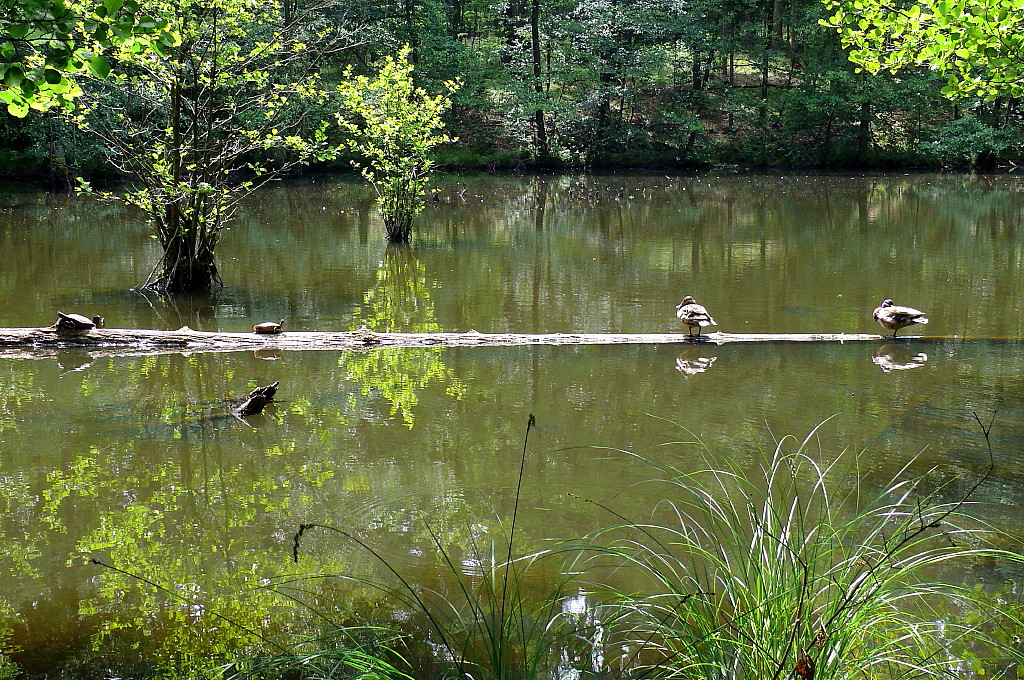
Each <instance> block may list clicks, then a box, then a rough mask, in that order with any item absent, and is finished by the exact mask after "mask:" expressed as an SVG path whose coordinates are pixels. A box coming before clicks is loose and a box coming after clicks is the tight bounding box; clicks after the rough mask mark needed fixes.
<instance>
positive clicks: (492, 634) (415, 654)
mask: <svg viewBox="0 0 1024 680" xmlns="http://www.w3.org/2000/svg"><path fill="white" fill-rule="evenodd" d="M535 423H536V421H535V419H534V417H533V415H530V418H529V421H528V423H527V429H526V438H525V440H524V442H523V452H522V458H521V461H520V468H519V480H518V484H517V487H516V495H515V507H514V509H513V512H512V516H511V519H510V526H509V531H508V536H507V544H505V545H504V548H505V549H504V550H502V549H501V548H499V547H498V544H497V543H495V542H493V541H492V542H491V543H490V544H489V545H488V546H479V545H474V546H472V548H473V552H474V558H473V559H472V560H470V561H471V562H472V563H473V564H475V565H477V569H476V570H470V572H469V573H467V570H466V569H465V568H464V563H462V562H457V561H456V560H454V559H453V558H452V555H451V553H450V552H449V550H447V549H446V547H445V545H444V544H443V543H442V541H441V539H440V537H439V535H438V533H437V532H436V531H435V529H434V528H433V527H432V526H431V524H430V522H429V521H428V520H427V519H426V518H424V519H423V522H424V525H425V526H426V529H427V531H428V533H429V534H430V537H431V539H432V541H433V543H434V546H435V547H436V548H437V551H438V555H439V556H440V558H441V561H442V564H443V570H444V575H445V579H444V580H445V581H447V582H449V583H450V584H453V586H454V587H447V588H445V589H442V588H429V587H424V586H420V585H416V584H413V583H411V582H410V581H408V580H407V579H406V578H405V577H404V576H403V575H402V574H401V573H400V572H399V571H398V569H397V568H396V567H395V566H393V565H392V564H390V563H389V562H388V561H387V559H386V558H385V557H383V556H382V555H381V554H380V553H379V552H378V551H377V550H375V549H374V548H373V547H372V546H370V545H369V544H367V543H366V542H364V541H363V540H361V539H360V538H357V537H356V536H353V535H352V534H350V533H348V532H346V531H344V530H341V529H338V528H335V527H330V526H326V525H321V524H315V525H314V524H308V525H302V526H301V527H300V529H299V532H298V534H296V536H295V541H294V551H295V552H294V554H295V557H296V560H297V559H298V556H299V552H300V541H301V539H302V537H303V535H304V534H305V533H306V532H308V531H310V530H314V529H317V530H327V531H330V532H333V533H336V534H338V535H340V536H343V537H344V538H345V539H347V540H349V541H352V542H354V543H356V544H357V545H359V546H360V547H362V548H363V549H365V550H367V551H368V552H369V553H371V554H372V555H373V556H374V557H375V558H377V560H378V561H379V562H380V563H381V564H382V565H383V566H384V567H385V568H386V569H387V571H389V572H390V574H391V576H392V577H393V579H392V580H391V581H390V583H388V582H383V581H378V582H373V583H369V582H367V581H365V580H363V579H355V578H353V580H358V581H360V582H362V583H364V584H367V583H368V584H369V585H371V586H372V587H373V588H374V589H376V590H378V591H381V592H384V593H385V594H387V595H388V596H390V598H391V600H392V601H393V602H395V603H397V604H398V605H399V606H400V607H401V608H402V609H404V610H405V611H410V612H414V613H416V614H417V615H418V617H419V618H420V619H421V620H422V624H423V625H422V627H421V628H420V629H419V631H418V634H417V635H416V636H412V635H409V636H406V637H405V638H404V639H403V644H404V647H403V648H402V649H399V650H397V653H398V655H399V656H400V657H401V658H402V660H403V661H402V662H403V663H406V664H408V665H409V667H410V668H413V669H414V670H413V671H411V672H413V673H414V674H415V675H416V676H417V677H441V678H452V679H455V678H458V679H459V680H481V679H486V680H535V679H540V678H549V677H556V675H557V666H558V665H559V663H560V660H561V657H560V656H559V651H560V643H561V642H563V641H565V640H568V639H576V638H579V637H580V627H581V626H583V625H586V622H585V621H584V620H583V619H582V618H581V617H578V616H575V615H574V613H573V612H571V611H567V608H566V607H565V606H564V605H565V602H566V600H567V598H568V597H569V596H570V594H572V595H574V594H575V593H576V590H575V588H571V587H570V583H571V580H570V578H569V577H568V576H566V575H564V573H563V572H561V571H560V570H559V569H557V568H555V569H549V568H548V558H551V557H554V556H556V555H558V554H559V553H558V551H547V550H542V551H537V552H533V553H529V554H517V553H516V551H515V539H516V520H517V517H518V512H519V501H520V496H521V493H522V485H523V473H524V469H525V462H526V456H527V445H528V443H529V433H530V430H531V429H532V428H533V427H534V425H535ZM538 569H545V571H544V572H543V576H542V577H541V578H539V579H538V578H535V577H534V575H533V573H535V572H536V571H537V570H538ZM531 572H532V573H531ZM537 581H543V582H544V583H545V587H544V588H543V589H541V591H540V592H538V591H537V590H536V589H534V588H532V587H531V586H530V585H529V584H530V583H535V582H537Z"/></svg>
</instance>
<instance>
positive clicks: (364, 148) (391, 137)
mask: <svg viewBox="0 0 1024 680" xmlns="http://www.w3.org/2000/svg"><path fill="white" fill-rule="evenodd" d="M409 52H410V49H409V47H408V46H406V47H403V48H402V50H401V51H399V53H398V57H397V58H395V59H392V58H391V57H387V58H386V59H385V60H384V63H383V64H382V65H381V67H380V72H379V73H378V74H377V75H376V76H375V77H373V78H368V77H367V76H355V77H353V76H352V73H351V69H349V70H348V71H346V73H345V79H344V80H343V81H342V83H341V84H340V85H338V92H339V94H340V95H341V103H342V106H343V108H344V113H342V114H339V116H338V122H339V124H340V125H341V127H342V129H343V130H345V131H346V132H348V133H349V134H350V135H351V136H350V137H349V138H348V139H347V146H348V148H349V149H350V150H351V151H353V152H354V153H356V154H358V155H359V156H360V157H361V158H362V160H358V161H356V160H354V161H352V164H353V165H354V166H355V167H357V168H359V171H360V172H361V173H362V174H363V177H365V178H366V179H367V180H368V181H369V182H370V184H372V185H373V188H374V190H375V191H376V192H377V206H378V207H379V208H380V213H381V217H382V219H383V221H384V230H385V231H386V232H387V237H388V240H389V241H391V242H393V243H405V242H407V241H408V240H409V235H410V233H411V232H412V221H413V218H415V217H416V215H418V214H419V213H420V211H421V210H423V206H424V203H423V197H424V195H425V194H426V189H427V180H428V178H429V176H430V170H431V168H432V167H433V165H434V163H433V161H432V160H431V159H430V156H429V152H430V150H431V149H432V148H434V147H435V146H437V145H438V144H443V143H445V142H450V141H453V140H452V138H451V137H449V136H448V135H446V134H444V133H443V132H442V131H441V130H442V129H443V128H444V123H443V121H442V120H441V115H442V114H443V113H444V112H445V111H446V110H447V109H448V108H449V107H450V106H451V100H450V99H449V98H448V94H449V93H451V92H454V91H455V90H456V89H458V84H457V83H455V82H453V81H448V82H447V83H445V89H446V90H448V93H446V94H442V95H437V96H435V97H432V96H430V95H429V94H427V93H426V91H424V90H423V88H421V87H416V86H415V84H414V83H413V78H412V71H413V67H412V64H411V63H410V62H409Z"/></svg>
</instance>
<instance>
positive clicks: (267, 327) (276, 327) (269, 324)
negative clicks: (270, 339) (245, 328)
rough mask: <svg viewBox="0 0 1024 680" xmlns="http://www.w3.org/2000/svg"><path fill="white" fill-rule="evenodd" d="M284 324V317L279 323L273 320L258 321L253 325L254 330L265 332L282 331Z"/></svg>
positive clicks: (254, 331) (255, 331)
mask: <svg viewBox="0 0 1024 680" xmlns="http://www.w3.org/2000/svg"><path fill="white" fill-rule="evenodd" d="M282 326H284V319H281V320H280V321H278V322H277V323H275V322H273V321H264V322H263V323H258V324H256V325H255V326H253V327H252V332H253V333H264V334H272V333H280V332H281V327H282Z"/></svg>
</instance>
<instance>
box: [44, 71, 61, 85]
mask: <svg viewBox="0 0 1024 680" xmlns="http://www.w3.org/2000/svg"><path fill="white" fill-rule="evenodd" d="M43 78H45V79H46V82H48V83H49V84H50V85H56V84H57V83H59V82H60V81H61V80H63V78H64V76H63V74H61V72H60V71H58V70H56V69H52V68H48V69H46V71H44V72H43Z"/></svg>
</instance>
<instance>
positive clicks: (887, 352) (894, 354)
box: [871, 345, 928, 373]
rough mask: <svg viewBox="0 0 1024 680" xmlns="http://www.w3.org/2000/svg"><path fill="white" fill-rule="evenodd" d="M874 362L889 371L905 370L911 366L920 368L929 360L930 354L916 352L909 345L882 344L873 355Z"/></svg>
mask: <svg viewBox="0 0 1024 680" xmlns="http://www.w3.org/2000/svg"><path fill="white" fill-rule="evenodd" d="M871 361H872V363H874V364H875V365H876V366H878V367H879V368H881V369H882V370H883V371H885V372H886V373H888V372H889V371H905V370H907V369H910V368H920V367H921V366H924V363H925V362H926V361H928V355H927V354H925V353H924V352H916V353H915V352H914V350H912V349H910V348H909V347H900V346H897V345H882V346H881V347H879V348H878V349H876V350H875V355H874V356H873V357H871Z"/></svg>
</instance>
